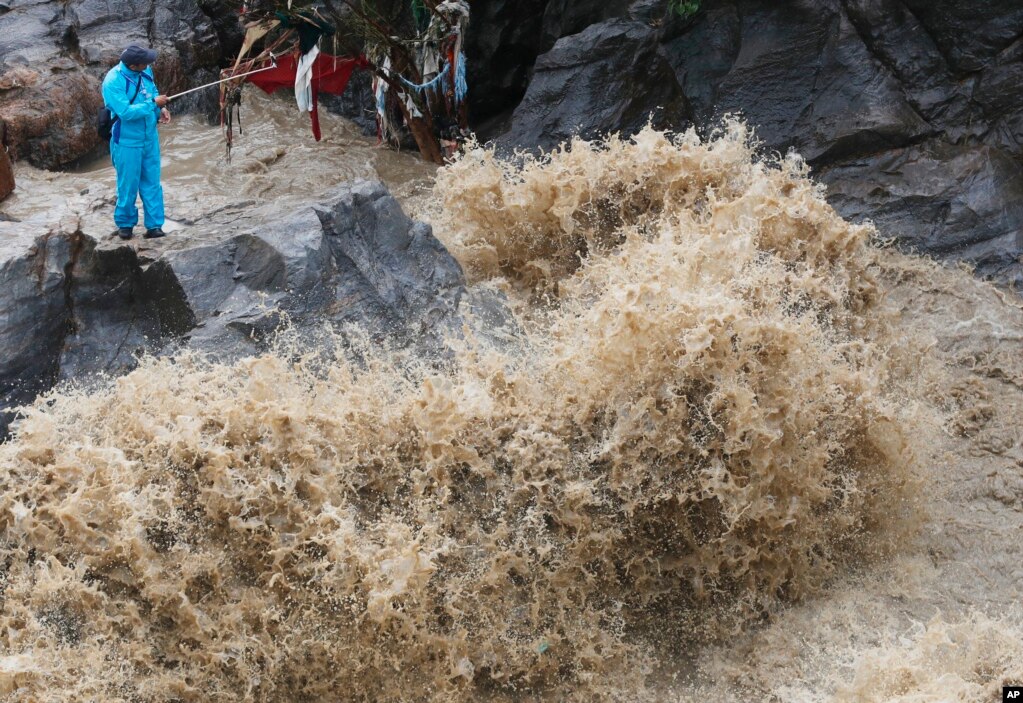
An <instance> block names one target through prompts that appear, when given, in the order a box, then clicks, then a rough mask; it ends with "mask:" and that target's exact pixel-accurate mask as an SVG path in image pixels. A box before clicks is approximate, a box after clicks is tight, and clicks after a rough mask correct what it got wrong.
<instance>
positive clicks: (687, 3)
mask: <svg viewBox="0 0 1023 703" xmlns="http://www.w3.org/2000/svg"><path fill="white" fill-rule="evenodd" d="M699 11H700V0H668V13H669V14H674V15H678V17H680V18H681V19H684V20H687V19H689V18H690V17H692V16H693V15H695V14H696V13H697V12H699Z"/></svg>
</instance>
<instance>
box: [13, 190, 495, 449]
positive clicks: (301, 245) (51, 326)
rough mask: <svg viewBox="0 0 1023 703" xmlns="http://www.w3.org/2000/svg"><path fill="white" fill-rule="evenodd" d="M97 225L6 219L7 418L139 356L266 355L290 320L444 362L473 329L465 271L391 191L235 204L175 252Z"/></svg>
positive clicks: (176, 243) (301, 327)
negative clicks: (292, 205)
mask: <svg viewBox="0 0 1023 703" xmlns="http://www.w3.org/2000/svg"><path fill="white" fill-rule="evenodd" d="M84 229H87V227H86V226H85V225H83V221H82V220H81V219H78V218H76V217H68V218H66V219H65V220H64V221H63V222H62V223H61V224H59V225H53V226H52V227H50V228H48V229H46V230H44V231H43V232H40V224H39V223H38V222H20V223H15V222H0V310H4V311H5V312H4V314H3V315H0V407H10V406H12V405H17V404H19V403H24V402H28V401H30V400H31V399H32V398H33V397H35V395H36V394H38V393H39V392H40V391H42V390H45V389H47V388H49V387H51V386H52V385H53V384H54V383H55V382H57V381H60V380H68V379H74V380H76V381H85V380H86V379H88V378H90V377H91V376H93V375H95V374H107V375H118V374H122V373H125V372H127V371H129V370H130V369H131V368H133V367H134V366H135V364H136V360H137V357H138V355H139V354H140V353H157V354H160V353H170V352H172V351H174V350H177V349H179V348H181V347H187V348H191V349H197V350H201V351H203V352H206V353H208V354H209V355H211V356H212V357H214V358H219V359H223V360H230V359H235V358H239V357H241V356H245V355H249V354H253V353H256V352H258V351H260V350H262V349H265V348H266V347H267V345H268V344H269V343H270V342H271V340H272V337H273V334H274V333H275V332H276V331H277V330H279V329H281V328H282V326H283V325H284V324H285V323H287V324H288V325H289V328H290V329H291V330H293V332H294V333H296V334H298V335H302V336H306V337H307V338H308V339H309V341H315V340H316V338H317V337H318V336H319V335H321V334H323V333H324V332H325V330H326V329H330V330H334V331H337V332H338V333H340V334H341V335H342V337H343V336H344V335H345V334H347V333H351V332H353V331H354V330H358V332H357V334H359V335H360V336H361V335H365V336H367V337H368V338H369V339H370V340H372V341H375V342H377V343H381V344H387V345H390V346H391V347H398V348H400V347H411V348H413V349H415V350H416V351H417V353H419V354H420V355H426V356H434V357H436V358H438V359H440V358H441V357H443V355H444V349H445V346H444V339H445V336H446V335H448V334H459V333H460V331H461V328H462V324H463V320H462V317H461V312H460V307H461V300H462V296H463V294H464V292H465V279H464V276H463V274H462V270H461V267H460V266H459V265H458V263H457V262H456V261H455V259H454V258H453V257H452V256H451V255H450V254H449V253H448V252H447V250H446V249H444V247H443V246H442V245H441V244H440V243H439V242H438V241H437V239H436V238H435V237H434V236H433V233H432V231H431V228H430V227H429V225H426V224H423V223H421V222H414V221H412V220H410V219H409V218H408V217H407V216H406V215H405V213H404V212H403V211H402V209H401V206H400V205H399V204H398V201H397V200H395V199H394V198H393V197H392V196H391V195H390V194H389V193H388V192H387V190H386V188H384V186H383V185H382V184H380V183H371V182H359V183H356V184H353V185H350V186H343V187H340V188H338V189H337V190H335V191H334V192H332V193H331V194H330V195H329V196H328V197H327V198H326V199H325V200H324V201H323V202H322V203H321V204H317V205H314V206H308V207H304V208H301V209H299V210H297V211H295V212H291V213H286V214H283V215H282V214H280V213H274V212H273V210H272V208H270V207H264V208H256V209H247V208H245V207H242V206H237V207H231V208H226V209H224V210H221V211H219V212H217V213H215V214H212V215H210V216H208V217H205V218H203V219H201V220H199V221H196V222H194V223H192V224H191V225H190V226H189V227H187V228H186V229H184V230H179V231H177V232H175V233H174V234H172V235H170V236H168V237H167V238H165V239H163V240H154V241H146V240H135V241H132V242H128V243H125V242H122V241H121V240H119V239H116V238H113V237H110V236H109V235H106V234H105V233H104V235H103V236H98V235H97V234H96V233H91V232H88V231H83V230H84ZM474 305H476V306H479V305H485V306H486V305H489V306H490V308H493V309H495V310H499V309H500V305H499V302H498V303H495V301H489V303H487V302H484V303H480V302H479V301H476V302H474ZM495 306H496V307H495ZM495 314H497V313H495ZM10 417H11V416H10V414H9V413H7V414H6V415H5V416H4V417H3V418H0V432H3V431H4V429H5V428H6V423H7V422H9V420H10Z"/></svg>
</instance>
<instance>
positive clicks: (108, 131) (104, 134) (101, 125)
mask: <svg viewBox="0 0 1023 703" xmlns="http://www.w3.org/2000/svg"><path fill="white" fill-rule="evenodd" d="M140 90H142V76H139V82H138V85H136V86H135V94H134V95H132V96H131V100H129V101H128V104H129V105H131V104H132V103H134V102H135V98H137V97H138V96H139V91H140ZM119 119H120V118H119V117H115V116H114V113H112V112H111V111H110V108H109V107H107V106H106V105H104V106H103V107H101V108H100V109H99V113H98V114H97V115H96V131H97V132H99V138H100V139H102V140H103V141H105V142H109V141H110V137H111V135H112V133H113V131H114V123H115V122H117V120H119Z"/></svg>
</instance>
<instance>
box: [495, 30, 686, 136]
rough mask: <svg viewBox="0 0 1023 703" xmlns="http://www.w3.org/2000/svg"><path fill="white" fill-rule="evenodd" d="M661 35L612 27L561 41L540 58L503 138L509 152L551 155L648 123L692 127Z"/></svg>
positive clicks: (631, 132) (672, 126)
mask: <svg viewBox="0 0 1023 703" xmlns="http://www.w3.org/2000/svg"><path fill="white" fill-rule="evenodd" d="M691 117H692V115H691V113H690V110H689V104H688V103H687V101H686V99H685V96H684V95H683V93H682V90H681V88H680V87H679V84H678V81H677V79H676V78H675V74H674V72H673V71H672V70H671V66H670V65H669V64H668V62H667V61H666V60H665V59H664V57H663V56H662V54H661V50H660V43H659V42H658V34H657V32H656V31H654V30H653V29H652V28H651V27H649V26H648V25H646V24H643V23H640V22H634V21H631V20H623V19H613V20H608V21H607V22H602V23H600V24H595V25H591V26H590V27H588V28H587V29H585V30H584V31H582V32H580V33H579V34H574V35H571V36H568V37H565V38H563V39H559V40H558V42H557V44H555V45H554V48H553V49H552V50H551V51H549V52H547V53H546V54H544V55H543V56H541V57H540V58H539V59H538V60H537V62H536V66H535V72H534V75H533V79H532V81H530V84H529V89H528V90H527V92H526V95H525V97H524V98H523V99H522V102H521V103H520V104H519V106H518V107H517V108H516V109H515V113H514V115H513V116H512V128H511V130H510V131H509V132H508V133H507V134H505V135H503V136H502V137H501V138H500V140H499V141H500V142H501V143H503V144H504V145H506V146H509V147H521V148H527V149H533V148H536V147H541V148H545V149H549V148H552V147H554V146H556V145H558V144H559V143H561V142H563V141H566V140H568V139H570V138H571V137H573V136H576V135H578V136H581V137H583V138H593V137H595V136H598V135H602V134H608V133H610V132H619V133H621V134H623V135H626V136H628V135H630V134H634V133H635V132H638V131H639V130H640V129H642V128H643V126H644V125H646V124H647V123H648V122H649V121H651V120H652V121H653V124H654V125H656V126H658V127H662V128H680V127H682V126H683V125H685V124H686V123H688V122H689V121H690V119H691Z"/></svg>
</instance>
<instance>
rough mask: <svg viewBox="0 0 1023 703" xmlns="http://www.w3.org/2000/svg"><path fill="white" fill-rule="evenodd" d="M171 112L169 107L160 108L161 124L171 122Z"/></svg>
mask: <svg viewBox="0 0 1023 703" xmlns="http://www.w3.org/2000/svg"><path fill="white" fill-rule="evenodd" d="M170 121H171V114H170V110H168V109H167V108H165V107H164V108H161V109H160V124H170Z"/></svg>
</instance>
